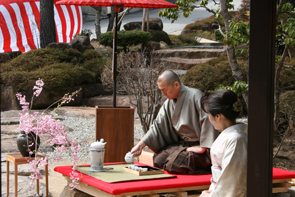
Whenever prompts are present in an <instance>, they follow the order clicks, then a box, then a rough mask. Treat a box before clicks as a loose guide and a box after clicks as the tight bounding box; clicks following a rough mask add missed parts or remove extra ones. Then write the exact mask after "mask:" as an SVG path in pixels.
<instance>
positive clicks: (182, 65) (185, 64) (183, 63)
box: [161, 57, 214, 70]
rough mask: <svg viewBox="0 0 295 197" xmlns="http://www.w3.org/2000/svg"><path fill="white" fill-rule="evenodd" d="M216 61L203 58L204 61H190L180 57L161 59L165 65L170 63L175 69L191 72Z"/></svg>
mask: <svg viewBox="0 0 295 197" xmlns="http://www.w3.org/2000/svg"><path fill="white" fill-rule="evenodd" d="M212 59H214V57H211V58H202V59H188V58H180V57H167V58H161V61H162V62H163V63H169V65H170V66H171V67H172V68H174V69H182V70H189V69H190V68H191V67H193V66H195V65H197V64H202V63H205V62H207V61H209V60H212Z"/></svg>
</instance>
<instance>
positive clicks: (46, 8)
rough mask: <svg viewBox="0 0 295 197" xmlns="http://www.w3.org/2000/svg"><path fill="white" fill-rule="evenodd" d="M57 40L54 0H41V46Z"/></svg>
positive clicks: (43, 46)
mask: <svg viewBox="0 0 295 197" xmlns="http://www.w3.org/2000/svg"><path fill="white" fill-rule="evenodd" d="M52 42H56V31H55V23H54V9H53V0H40V46H41V48H45V47H46V46H47V45H48V44H50V43H52Z"/></svg>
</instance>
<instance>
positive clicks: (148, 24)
mask: <svg viewBox="0 0 295 197" xmlns="http://www.w3.org/2000/svg"><path fill="white" fill-rule="evenodd" d="M149 30H150V16H149V9H148V8H146V31H147V32H149Z"/></svg>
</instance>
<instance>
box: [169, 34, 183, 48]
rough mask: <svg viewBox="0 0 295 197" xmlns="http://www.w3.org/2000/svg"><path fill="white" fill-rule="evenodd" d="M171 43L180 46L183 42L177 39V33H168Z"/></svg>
mask: <svg viewBox="0 0 295 197" xmlns="http://www.w3.org/2000/svg"><path fill="white" fill-rule="evenodd" d="M169 38H170V40H171V43H172V45H173V46H182V45H183V42H182V41H181V40H180V39H179V37H178V36H177V35H169Z"/></svg>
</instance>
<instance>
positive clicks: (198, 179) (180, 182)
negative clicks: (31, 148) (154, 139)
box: [54, 163, 295, 195]
mask: <svg viewBox="0 0 295 197" xmlns="http://www.w3.org/2000/svg"><path fill="white" fill-rule="evenodd" d="M138 164H139V166H140V165H143V164H140V163H138ZM54 171H56V172H59V173H61V174H63V175H65V176H69V174H70V173H71V172H72V168H71V166H57V167H55V168H54ZM165 173H166V174H169V173H167V172H165ZM211 176H212V175H211V174H207V175H177V177H176V178H171V179H158V180H146V181H129V182H121V183H107V182H104V181H101V180H99V179H96V178H94V177H91V176H88V175H85V174H83V177H82V179H81V181H82V182H84V183H87V184H88V185H91V186H93V187H96V188H99V189H100V190H102V191H105V192H107V193H110V194H113V195H119V194H122V193H129V192H138V191H150V190H162V189H172V188H182V187H193V186H202V185H210V184H211V183H210V179H211ZM289 178H290V179H291V178H295V172H292V171H288V170H282V169H278V168H273V179H289Z"/></svg>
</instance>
